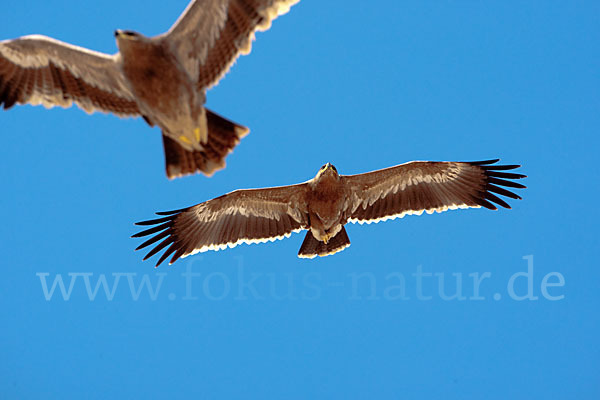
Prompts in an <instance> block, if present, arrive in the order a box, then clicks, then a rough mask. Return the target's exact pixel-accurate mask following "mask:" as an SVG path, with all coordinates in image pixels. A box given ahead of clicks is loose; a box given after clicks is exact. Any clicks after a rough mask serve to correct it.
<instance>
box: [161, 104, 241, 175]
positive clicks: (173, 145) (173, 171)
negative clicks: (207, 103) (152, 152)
mask: <svg viewBox="0 0 600 400" xmlns="http://www.w3.org/2000/svg"><path fill="white" fill-rule="evenodd" d="M206 122H207V124H208V141H207V142H206V143H205V144H203V145H202V146H203V147H204V149H202V150H193V151H189V150H186V149H185V148H183V147H182V146H181V145H180V144H179V143H177V142H176V141H175V140H173V139H171V138H170V137H168V136H166V135H164V134H163V146H164V149H165V161H166V166H167V177H168V178H169V179H173V178H179V177H181V176H185V175H190V174H194V173H196V172H198V171H199V172H202V173H203V174H204V175H207V176H211V175H212V174H213V173H214V172H215V171H217V170H219V169H222V168H225V157H227V155H228V154H229V153H231V151H232V150H233V148H234V147H235V146H237V144H238V143H239V142H240V139H242V138H243V137H244V136H246V135H247V134H248V132H249V130H248V128H246V127H244V126H241V125H238V124H236V123H235V122H232V121H229V120H228V119H225V118H223V117H221V116H220V115H218V114H215V113H214V112H212V111H210V110H208V109H207V110H206Z"/></svg>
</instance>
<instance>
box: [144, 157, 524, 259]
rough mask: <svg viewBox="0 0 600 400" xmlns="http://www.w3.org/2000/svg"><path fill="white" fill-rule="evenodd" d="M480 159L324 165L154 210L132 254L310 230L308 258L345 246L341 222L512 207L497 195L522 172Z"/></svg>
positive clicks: (218, 246)
mask: <svg viewBox="0 0 600 400" xmlns="http://www.w3.org/2000/svg"><path fill="white" fill-rule="evenodd" d="M497 161H498V160H488V161H479V162H426V161H414V162H410V163H406V164H401V165H397V166H395V167H390V168H386V169H382V170H378V171H373V172H368V173H365V174H358V175H339V174H338V173H337V170H336V169H335V167H334V166H332V165H331V164H326V165H324V166H323V167H321V169H320V170H319V172H318V173H317V175H316V176H315V177H314V178H313V179H311V180H309V181H307V182H305V183H301V184H297V185H291V186H280V187H273V188H265V189H248V190H236V191H234V192H231V193H229V194H226V195H223V196H220V197H217V198H215V199H213V200H209V201H206V202H204V203H200V204H197V205H195V206H193V207H189V208H185V209H181V210H176V211H170V212H162V213H157V214H158V215H162V216H164V217H161V218H158V219H154V220H150V221H144V222H139V223H138V225H155V226H153V227H151V228H149V229H146V230H144V231H142V232H139V233H137V234H135V235H134V237H142V236H148V235H154V236H152V237H151V238H150V239H148V240H146V241H145V242H144V243H142V244H141V245H140V246H139V247H138V249H141V248H144V247H147V246H150V245H152V244H154V243H157V242H159V243H158V244H157V245H156V246H155V247H154V248H153V249H152V250H151V251H150V252H149V253H148V254H147V255H146V257H145V258H144V259H147V258H148V257H151V256H152V255H154V254H156V253H157V252H159V251H161V250H163V249H165V248H166V249H167V250H166V251H165V252H164V253H163V255H162V256H161V257H160V259H159V260H158V263H157V266H158V265H159V264H160V263H162V262H163V261H164V260H165V259H166V258H168V257H169V256H172V257H171V260H170V262H171V263H173V262H174V261H175V260H177V259H178V258H180V257H185V256H187V255H190V254H195V253H198V252H203V251H207V250H222V249H225V248H227V247H234V246H236V245H238V244H240V243H262V242H267V241H273V240H276V239H283V238H284V237H288V236H289V235H290V234H291V233H292V232H299V231H301V230H304V229H305V230H308V232H307V233H306V237H305V239H304V242H303V243H302V246H301V247H300V251H299V252H298V256H300V257H303V258H313V257H315V256H326V255H330V254H334V253H337V252H339V251H341V250H343V249H345V248H346V247H348V246H349V245H350V239H349V238H348V235H347V233H346V230H345V228H344V225H345V224H346V223H348V222H352V223H356V222H358V223H360V224H362V223H371V222H379V221H385V220H387V219H394V218H401V217H403V216H404V215H410V214H415V215H421V214H422V213H423V212H426V213H428V214H432V213H434V212H443V211H447V210H454V209H458V208H478V207H485V208H488V209H492V210H495V209H496V206H495V205H494V204H493V203H496V204H498V205H500V206H502V207H505V208H510V206H509V205H508V204H507V203H506V202H505V201H504V200H502V199H501V198H499V197H498V196H496V195H495V194H494V193H496V194H500V195H502V196H507V197H510V198H513V199H520V197H519V196H518V195H516V194H514V193H512V192H511V191H509V190H506V189H504V188H503V186H504V187H511V188H519V189H521V188H525V186H523V185H521V184H519V183H516V182H513V181H512V180H514V179H521V178H524V177H525V175H521V174H515V173H512V172H505V171H507V170H512V169H515V168H518V167H519V166H518V165H492V164H494V163H495V162H497Z"/></svg>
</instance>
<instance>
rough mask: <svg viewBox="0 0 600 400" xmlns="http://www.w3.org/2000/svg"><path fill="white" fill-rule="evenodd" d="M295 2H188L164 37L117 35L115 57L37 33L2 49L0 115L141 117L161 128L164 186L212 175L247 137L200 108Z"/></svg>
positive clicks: (7, 43)
mask: <svg viewBox="0 0 600 400" xmlns="http://www.w3.org/2000/svg"><path fill="white" fill-rule="evenodd" d="M298 1H299V0H193V1H191V2H190V3H189V5H188V7H187V8H186V10H185V11H184V12H183V14H182V15H181V16H180V17H179V19H178V20H177V21H176V22H175V24H174V25H173V26H172V27H171V29H169V31H168V32H166V33H164V34H161V35H158V36H155V37H146V36H143V35H142V34H139V33H136V32H133V31H122V30H117V31H115V37H116V41H117V46H118V48H119V52H118V53H116V54H113V55H108V54H103V53H98V52H95V51H91V50H87V49H84V48H81V47H77V46H73V45H71V44H67V43H63V42H60V41H58V40H55V39H52V38H49V37H46V36H40V35H31V36H24V37H20V38H17V39H13V40H5V41H0V107H2V105H4V108H5V109H9V108H11V107H12V106H13V105H14V104H27V103H29V104H33V105H37V104H43V105H44V106H45V107H47V108H50V107H53V106H62V107H69V106H71V105H72V103H73V102H74V103H75V104H77V105H78V106H79V107H80V108H82V109H83V110H85V111H86V112H88V113H92V112H94V111H101V112H111V113H114V114H116V115H118V116H120V117H125V116H142V117H143V118H144V120H145V121H146V122H147V123H148V124H149V125H150V126H154V125H157V126H159V127H160V129H161V130H162V134H163V145H164V151H165V159H166V169H167V176H168V177H169V178H175V177H179V176H183V175H187V174H193V173H195V172H197V171H200V172H202V173H204V174H206V175H208V176H210V175H212V174H213V173H214V172H215V171H216V170H218V169H221V168H224V167H225V157H226V156H227V154H229V153H230V152H231V151H232V150H233V148H234V147H235V146H236V145H237V144H238V143H239V141H240V139H241V138H243V137H244V136H245V135H246V134H248V132H249V130H248V128H246V127H244V126H241V125H238V124H236V123H234V122H231V121H229V120H227V119H225V118H223V117H221V116H219V115H217V114H216V113H214V112H212V111H210V110H208V109H206V108H205V107H204V103H205V101H206V91H207V90H208V89H209V88H211V87H212V86H214V85H216V84H217V83H218V82H219V80H220V79H221V78H222V77H223V75H225V74H226V73H227V71H228V70H229V68H230V67H231V65H232V64H233V63H234V62H235V60H236V59H237V57H238V56H239V55H240V54H247V53H249V52H250V48H251V44H252V40H253V39H254V33H255V31H257V30H266V29H268V28H269V27H270V26H271V21H272V20H274V19H275V18H276V17H277V16H279V15H281V14H284V13H286V12H287V11H288V10H289V9H290V7H291V6H292V5H293V4H295V3H297V2H298Z"/></svg>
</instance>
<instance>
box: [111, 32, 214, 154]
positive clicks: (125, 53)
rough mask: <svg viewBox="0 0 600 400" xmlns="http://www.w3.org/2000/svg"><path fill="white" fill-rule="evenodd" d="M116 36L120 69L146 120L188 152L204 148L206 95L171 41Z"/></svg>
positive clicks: (122, 34)
mask: <svg viewBox="0 0 600 400" xmlns="http://www.w3.org/2000/svg"><path fill="white" fill-rule="evenodd" d="M115 35H116V37H117V45H118V46H119V53H120V55H121V63H120V67H121V70H122V71H123V75H124V76H125V78H126V82H127V84H128V85H129V88H130V89H131V92H132V93H133V94H134V96H135V98H136V102H137V105H138V108H139V109H140V111H141V114H142V115H144V116H145V117H146V121H147V122H148V123H149V124H150V125H158V126H159V127H160V128H161V129H162V131H163V133H164V134H165V135H166V136H169V137H170V138H171V139H173V140H175V141H177V143H178V144H179V145H181V146H182V147H183V148H185V149H186V150H187V151H193V150H202V149H203V147H202V145H203V144H204V143H206V141H207V139H208V128H207V123H206V112H205V110H204V102H205V101H206V95H205V93H204V92H203V91H199V90H195V86H196V81H195V79H193V78H192V77H191V76H190V75H189V74H188V73H187V71H185V69H184V68H182V67H181V65H180V63H179V62H178V60H177V56H176V55H175V54H174V53H173V51H172V49H171V48H170V45H169V42H168V41H166V40H162V39H161V38H145V37H142V36H140V35H139V34H129V35H127V34H124V33H122V32H120V31H117V32H116V33H115ZM150 115H151V116H152V117H150Z"/></svg>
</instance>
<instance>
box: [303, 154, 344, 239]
mask: <svg viewBox="0 0 600 400" xmlns="http://www.w3.org/2000/svg"><path fill="white" fill-rule="evenodd" d="M307 189H308V190H307V191H306V199H305V202H306V204H307V205H308V210H307V211H308V219H309V221H310V231H311V233H312V235H313V236H314V238H315V239H317V240H319V241H321V242H324V243H327V242H328V241H329V239H331V238H332V237H334V236H335V235H336V234H337V233H338V232H339V231H340V230H341V229H342V226H343V224H344V223H345V221H342V219H343V217H344V209H345V208H346V207H345V204H344V203H346V202H347V198H348V190H347V188H346V185H344V182H343V181H342V178H341V177H340V176H339V175H338V174H337V171H335V169H334V167H333V166H332V165H331V164H326V168H324V169H323V170H321V171H319V173H318V174H317V176H316V177H315V179H312V180H311V181H310V182H309V184H308V188H307Z"/></svg>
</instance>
